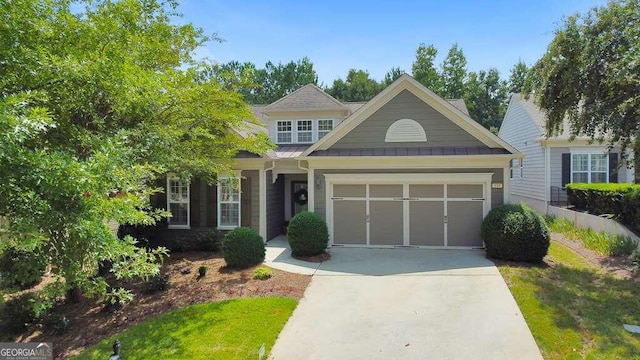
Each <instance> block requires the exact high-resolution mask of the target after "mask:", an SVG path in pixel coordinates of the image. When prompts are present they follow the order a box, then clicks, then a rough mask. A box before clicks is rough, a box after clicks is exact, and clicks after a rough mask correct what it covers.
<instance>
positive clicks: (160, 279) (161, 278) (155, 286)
mask: <svg viewBox="0 0 640 360" xmlns="http://www.w3.org/2000/svg"><path fill="white" fill-rule="evenodd" d="M167 287H169V276H168V275H165V274H157V275H154V276H152V277H150V278H149V280H148V281H147V282H146V283H145V285H144V292H145V293H146V294H153V293H156V292H158V291H165V290H167Z"/></svg>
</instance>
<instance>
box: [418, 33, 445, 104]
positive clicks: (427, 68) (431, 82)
mask: <svg viewBox="0 0 640 360" xmlns="http://www.w3.org/2000/svg"><path fill="white" fill-rule="evenodd" d="M437 55H438V50H437V49H436V48H435V46H433V45H429V46H425V44H424V43H421V44H420V46H418V49H417V50H416V59H415V61H414V62H413V65H412V66H411V71H412V74H413V77H414V78H415V79H416V80H417V81H418V82H419V83H421V84H422V85H424V86H425V87H427V88H428V89H429V90H431V91H433V92H435V93H437V94H439V93H440V90H441V87H442V79H441V76H440V74H439V73H438V70H437V69H436V67H435V59H436V56H437Z"/></svg>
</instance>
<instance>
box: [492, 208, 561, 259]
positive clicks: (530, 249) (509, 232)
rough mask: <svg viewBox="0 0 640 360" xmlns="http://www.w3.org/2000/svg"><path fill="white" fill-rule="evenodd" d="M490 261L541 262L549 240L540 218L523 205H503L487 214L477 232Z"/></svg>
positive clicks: (547, 231) (543, 222) (547, 232)
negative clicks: (494, 259) (491, 259)
mask: <svg viewBox="0 0 640 360" xmlns="http://www.w3.org/2000/svg"><path fill="white" fill-rule="evenodd" d="M480 236H481V237H482V240H483V241H484V243H485V245H486V247H487V255H489V256H490V257H492V258H496V259H502V260H511V261H526V262H532V263H539V262H542V259H543V258H544V257H545V256H546V255H547V251H548V250H549V245H550V243H551V238H550V235H549V228H548V227H547V224H546V222H545V221H544V219H543V218H542V217H541V216H540V215H538V214H537V213H536V212H535V211H534V210H533V209H531V208H530V207H529V206H527V205H526V204H523V203H522V204H518V205H503V206H499V207H497V208H494V209H493V210H491V211H490V212H489V214H487V216H486V217H485V219H484V221H483V222H482V227H481V231H480Z"/></svg>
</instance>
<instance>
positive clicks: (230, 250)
mask: <svg viewBox="0 0 640 360" xmlns="http://www.w3.org/2000/svg"><path fill="white" fill-rule="evenodd" d="M222 252H223V255H224V261H225V262H226V263H227V266H228V267H230V268H237V269H245V268H248V267H250V266H253V265H256V264H260V263H261V262H263V261H264V256H265V252H266V249H265V245H264V241H263V240H262V236H260V235H259V234H258V233H257V232H256V231H255V230H253V229H251V228H247V227H239V228H235V229H233V230H231V231H229V232H228V233H227V235H225V237H224V239H223V240H222Z"/></svg>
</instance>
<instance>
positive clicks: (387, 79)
mask: <svg viewBox="0 0 640 360" xmlns="http://www.w3.org/2000/svg"><path fill="white" fill-rule="evenodd" d="M403 74H404V70H402V69H400V68H399V67H392V68H391V70H389V71H387V73H386V74H384V79H383V80H382V84H381V85H382V88H383V89H384V88H386V87H387V86H389V85H391V83H393V82H394V81H396V80H398V78H399V77H400V76H402V75H403Z"/></svg>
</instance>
